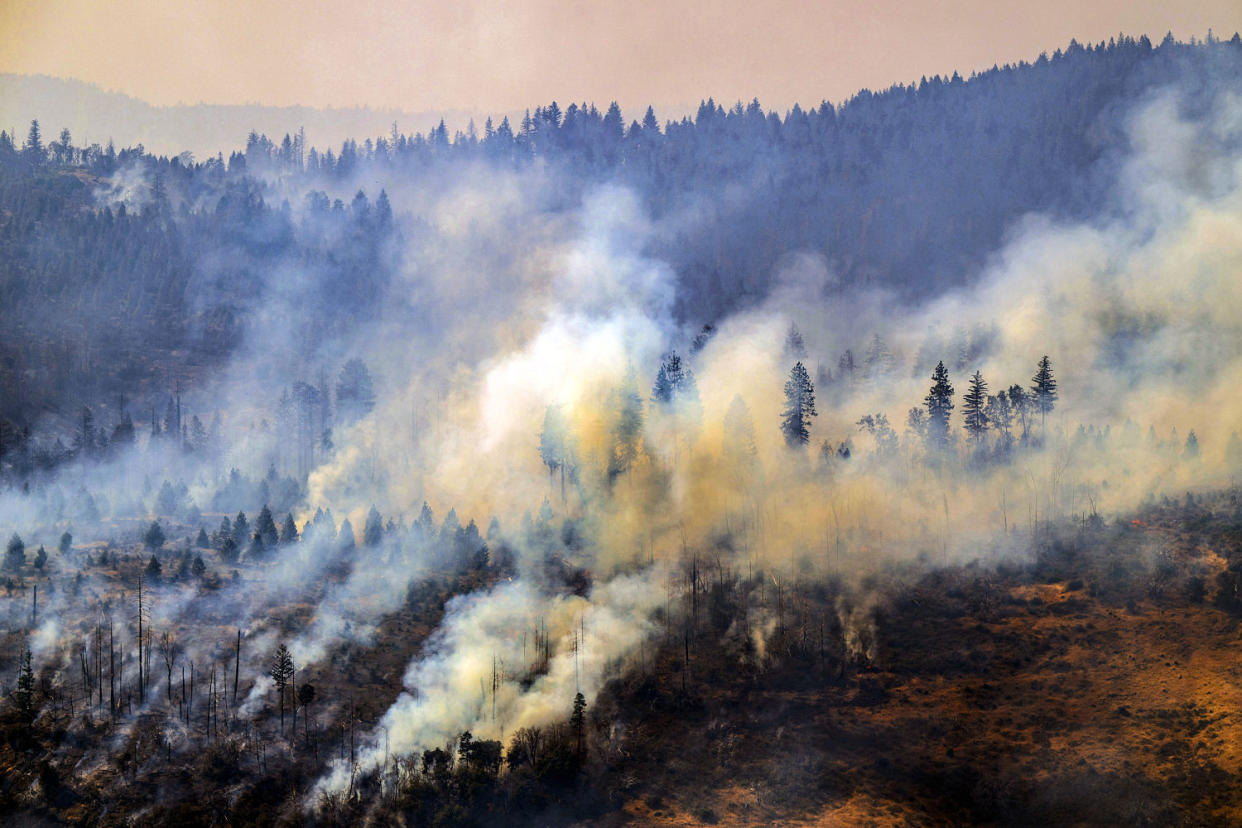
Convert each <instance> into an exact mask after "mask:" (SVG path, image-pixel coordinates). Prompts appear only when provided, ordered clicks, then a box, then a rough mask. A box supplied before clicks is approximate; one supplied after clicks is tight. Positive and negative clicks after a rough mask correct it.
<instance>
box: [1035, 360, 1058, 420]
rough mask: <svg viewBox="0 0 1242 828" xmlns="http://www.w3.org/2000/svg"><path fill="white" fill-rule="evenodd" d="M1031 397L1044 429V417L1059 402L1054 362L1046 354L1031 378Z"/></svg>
mask: <svg viewBox="0 0 1242 828" xmlns="http://www.w3.org/2000/svg"><path fill="white" fill-rule="evenodd" d="M1031 397H1032V403H1033V406H1034V408H1035V410H1036V411H1038V412H1039V429H1040V431H1041V432H1042V431H1043V430H1044V417H1045V416H1046V415H1048V414H1049V413H1051V411H1052V409H1053V408H1055V407H1056V404H1057V381H1056V378H1055V377H1053V376H1052V362H1051V361H1049V359H1048V355H1047V354H1044V356H1043V358H1042V359H1040V360H1039V366H1038V368H1037V369H1036V371H1035V376H1034V377H1032V378H1031Z"/></svg>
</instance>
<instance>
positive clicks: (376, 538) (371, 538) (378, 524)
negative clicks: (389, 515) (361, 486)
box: [362, 506, 384, 546]
mask: <svg viewBox="0 0 1242 828" xmlns="http://www.w3.org/2000/svg"><path fill="white" fill-rule="evenodd" d="M383 538H384V519H383V518H382V517H380V513H379V510H378V509H376V508H375V507H374V506H372V507H371V511H369V512H367V522H366V523H365V524H364V525H363V527H362V543H363V545H364V546H379V544H380V541H381V540H383Z"/></svg>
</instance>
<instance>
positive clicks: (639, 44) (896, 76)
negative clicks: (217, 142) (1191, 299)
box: [0, 0, 1242, 117]
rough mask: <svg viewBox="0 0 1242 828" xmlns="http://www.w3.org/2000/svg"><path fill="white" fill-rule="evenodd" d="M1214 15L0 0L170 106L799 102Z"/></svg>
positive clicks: (418, 1) (28, 41) (772, 2)
mask: <svg viewBox="0 0 1242 828" xmlns="http://www.w3.org/2000/svg"><path fill="white" fill-rule="evenodd" d="M1209 28H1213V29H1214V30H1215V34H1216V35H1217V36H1223V37H1229V36H1231V35H1232V34H1233V32H1234V31H1236V30H1238V29H1242V0H1196V2H1177V3H1174V2H1169V0H1041V2H1033V3H1028V2H1023V3H1019V2H1005V1H1004V0H938V1H937V0H866V2H842V0H831V1H830V2H809V1H808V0H595V1H594V2H586V1H585V0H508V2H506V0H457V1H456V2H454V1H453V0H439V1H438V2H426V1H425V0H390V1H389V2H375V0H348V2H342V0H332V2H326V0H297V2H292V1H291V0H284V1H283V2H278V1H277V0H247V2H242V0H195V2H175V0H109V1H108V2H100V0H0V71H8V72H19V73H26V74H32V73H43V74H50V75H55V76H60V77H72V78H79V79H82V80H87V81H91V82H94V83H97V84H99V85H100V86H102V87H104V88H105V89H113V90H116V91H120V92H125V93H127V94H130V95H133V96H135V97H140V98H143V99H145V100H148V101H150V102H152V103H157V104H172V103H177V102H185V103H197V102H200V101H204V102H208V103H264V104H295V103H296V104H308V105H318V106H323V105H333V106H354V105H371V106H382V107H393V108H400V109H405V110H407V111H424V110H445V109H456V108H461V109H469V110H474V111H494V112H500V111H511V110H517V109H521V108H523V107H526V106H530V105H534V104H538V103H543V102H547V101H549V100H552V99H556V100H558V101H561V102H562V103H564V102H568V101H581V100H591V101H595V102H599V103H607V102H608V101H609V100H613V99H616V100H618V101H619V102H621V103H622V104H623V105H624V106H626V107H627V108H632V107H635V106H637V105H638V104H639V103H641V102H647V101H651V102H655V103H660V104H665V105H673V104H685V103H694V102H697V101H698V100H700V99H701V98H704V97H706V96H708V95H712V96H714V97H716V98H717V99H720V100H723V101H725V102H732V101H735V100H738V99H744V100H749V99H750V98H752V97H756V96H757V97H759V99H760V100H761V101H763V102H764V103H765V104H767V105H769V106H772V107H779V108H783V107H787V106H789V105H790V104H792V103H793V102H794V101H795V100H796V101H800V102H803V103H804V104H805V103H812V104H813V103H818V102H819V101H820V100H821V99H823V98H828V99H829V100H833V101H839V100H841V99H842V98H845V97H847V96H849V95H851V94H853V93H854V92H856V91H857V90H858V89H860V88H862V87H870V88H882V87H886V86H888V85H890V84H892V83H894V82H903V81H909V80H917V79H918V77H919V76H920V75H924V74H927V75H932V74H936V73H944V74H949V73H951V72H953V71H954V70H959V71H962V73H963V74H967V73H968V72H969V71H970V70H972V69H984V68H987V67H990V66H991V65H992V64H993V63H1004V62H1006V61H1016V60H1018V59H1033V58H1035V57H1036V56H1037V55H1038V54H1039V52H1040V51H1042V50H1047V51H1048V52H1052V51H1053V50H1054V49H1056V48H1057V47H1058V46H1064V45H1065V44H1066V43H1068V42H1069V40H1070V38H1071V37H1076V38H1078V39H1079V40H1080V41H1084V42H1085V41H1088V40H1089V41H1099V40H1101V39H1107V38H1108V37H1110V36H1112V35H1115V34H1117V33H1118V32H1122V31H1124V32H1126V33H1127V34H1134V35H1135V36H1137V35H1139V34H1143V33H1146V34H1148V35H1149V36H1151V37H1152V38H1153V40H1155V39H1158V38H1159V37H1160V36H1162V35H1163V34H1164V32H1165V31H1167V30H1172V32H1173V33H1174V35H1176V36H1177V37H1179V38H1183V39H1185V38H1189V37H1191V36H1195V37H1203V36H1204V35H1205V34H1206V33H1207V31H1208V29H1209ZM627 114H628V115H630V116H631V117H633V116H634V115H635V114H637V113H633V112H627Z"/></svg>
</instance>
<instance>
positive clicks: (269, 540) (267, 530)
mask: <svg viewBox="0 0 1242 828" xmlns="http://www.w3.org/2000/svg"><path fill="white" fill-rule="evenodd" d="M254 532H255V534H256V535H258V536H259V538H260V539H261V540H262V541H263V546H264V547H267V548H270V547H273V546H275V545H276V542H277V541H278V540H279V538H280V533H279V532H278V531H277V529H276V521H275V520H273V519H272V510H271V509H269V508H268V506H267V504H266V503H264V504H263V508H262V509H261V510H260V511H259V516H258V517H257V518H255V520H254Z"/></svg>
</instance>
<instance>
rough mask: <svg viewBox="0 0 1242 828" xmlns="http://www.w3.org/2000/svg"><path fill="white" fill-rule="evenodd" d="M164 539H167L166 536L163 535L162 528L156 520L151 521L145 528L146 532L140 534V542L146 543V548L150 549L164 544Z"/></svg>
mask: <svg viewBox="0 0 1242 828" xmlns="http://www.w3.org/2000/svg"><path fill="white" fill-rule="evenodd" d="M165 540H167V538H165V537H164V530H163V529H161V528H160V522H159V521H158V520H153V521H151V525H150V526H149V527H148V528H147V531H146V534H144V535H143V536H142V542H143V543H144V544H145V545H146V547H147V549H150V550H152V551H154V550H156V549H159V548H161V547H162V546H163V545H164V541H165Z"/></svg>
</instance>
